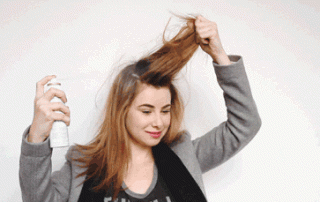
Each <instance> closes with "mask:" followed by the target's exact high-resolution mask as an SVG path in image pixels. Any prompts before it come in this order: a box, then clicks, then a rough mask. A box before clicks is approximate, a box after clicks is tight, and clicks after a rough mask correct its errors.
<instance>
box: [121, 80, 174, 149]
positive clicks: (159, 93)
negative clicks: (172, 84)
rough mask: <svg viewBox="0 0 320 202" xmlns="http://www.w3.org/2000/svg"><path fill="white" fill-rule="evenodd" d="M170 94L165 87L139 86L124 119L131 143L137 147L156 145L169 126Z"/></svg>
mask: <svg viewBox="0 0 320 202" xmlns="http://www.w3.org/2000/svg"><path fill="white" fill-rule="evenodd" d="M170 104H171V94H170V90H169V89H168V88H166V87H162V88H155V87H153V86H151V85H147V84H141V85H140V88H139V93H138V95H137V96H136V98H135V99H134V100H133V102H132V104H131V106H130V108H129V111H128V114H127V118H126V128H127V130H128V132H129V135H130V138H131V140H132V143H133V144H135V145H137V146H139V147H152V146H155V145H157V144H158V143H159V142H160V140H161V139H162V138H163V136H164V135H165V134H166V132H167V130H168V128H169V126H170V119H171V115H170Z"/></svg>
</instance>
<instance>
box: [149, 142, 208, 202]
mask: <svg viewBox="0 0 320 202" xmlns="http://www.w3.org/2000/svg"><path fill="white" fill-rule="evenodd" d="M152 151H153V155H154V158H155V162H156V165H157V168H158V172H159V174H160V175H161V176H162V178H163V179H164V181H165V182H166V184H167V186H168V188H169V190H170V192H171V195H172V196H173V198H174V199H175V201H183V202H188V201H190V202H195V201H197V202H198V201H199V202H200V201H207V200H206V198H205V196H204V194H203V193H202V191H201V189H200V187H199V186H198V184H197V183H196V181H195V180H194V179H193V177H192V176H191V174H190V173H189V171H188V170H187V168H186V167H185V166H184V164H183V163H182V161H181V160H180V158H179V157H178V156H177V155H176V154H175V153H174V152H173V151H172V150H171V149H170V148H169V147H168V146H167V145H166V144H164V143H162V142H161V143H159V144H158V145H157V146H155V147H153V148H152Z"/></svg>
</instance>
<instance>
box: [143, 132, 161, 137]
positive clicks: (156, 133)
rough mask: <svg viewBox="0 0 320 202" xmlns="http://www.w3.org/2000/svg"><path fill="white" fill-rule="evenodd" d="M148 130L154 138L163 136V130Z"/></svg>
mask: <svg viewBox="0 0 320 202" xmlns="http://www.w3.org/2000/svg"><path fill="white" fill-rule="evenodd" d="M146 132H147V133H149V134H150V135H151V136H152V137H154V138H159V137H160V136H161V131H160V132H148V131H146Z"/></svg>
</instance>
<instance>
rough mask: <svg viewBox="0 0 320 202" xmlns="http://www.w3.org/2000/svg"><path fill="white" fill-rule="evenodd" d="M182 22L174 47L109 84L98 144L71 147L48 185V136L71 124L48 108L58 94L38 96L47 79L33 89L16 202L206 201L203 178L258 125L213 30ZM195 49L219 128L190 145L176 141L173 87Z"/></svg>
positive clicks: (238, 74) (167, 45) (167, 44)
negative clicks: (208, 79)
mask: <svg viewBox="0 0 320 202" xmlns="http://www.w3.org/2000/svg"><path fill="white" fill-rule="evenodd" d="M185 19H186V20H187V25H186V26H185V27H183V28H182V29H181V30H180V32H179V33H178V34H177V35H176V36H175V37H174V38H173V39H171V40H170V41H164V45H163V46H162V47H161V48H160V49H159V50H158V51H156V52H154V53H152V54H151V55H149V56H146V57H144V58H142V59H141V60H139V61H138V62H136V63H134V64H131V65H128V66H127V67H125V68H124V69H123V70H122V71H121V72H120V73H119V74H118V76H117V77H116V79H115V80H114V82H113V85H112V87H111V91H110V93H109V97H108V99H107V102H106V106H105V116H104V121H103V123H102V124H101V126H100V128H99V132H98V134H97V136H96V137H95V138H94V139H93V140H92V141H91V142H90V143H89V144H87V145H76V146H73V147H71V148H70V149H69V151H68V153H67V155H66V159H67V161H66V163H65V164H64V166H63V167H62V168H61V170H60V171H57V172H54V173H53V174H52V175H51V152H52V150H51V149H50V147H49V141H50V140H49V138H48V136H49V133H50V129H51V127H52V123H53V121H55V120H62V121H64V122H65V123H66V124H67V125H69V124H70V111H69V109H68V107H66V106H65V105H63V104H59V103H50V100H51V99H52V98H53V97H54V96H57V97H60V98H61V99H62V100H63V101H64V102H66V95H65V94H64V93H63V92H62V91H60V90H55V89H53V90H50V91H48V92H46V93H44V92H43V88H44V85H45V84H46V83H47V82H48V81H49V80H50V79H52V78H53V77H54V76H47V77H45V78H44V79H42V80H41V81H39V82H38V83H37V93H36V98H35V112H34V120H33V122H32V124H31V126H30V128H28V129H27V130H26V131H25V133H24V135H23V141H22V149H21V159H20V186H21V190H22V195H23V199H24V201H114V200H118V201H120V200H121V201H159V202H160V201H206V199H205V190H204V186H203V181H202V173H204V172H206V171H208V170H210V169H212V168H214V167H216V166H218V165H220V164H221V163H223V162H225V161H226V160H228V159H229V158H230V157H232V156H233V155H234V154H235V153H237V152H238V151H239V150H241V149H242V148H243V147H244V146H245V145H246V144H247V143H248V142H249V141H250V140H251V139H252V138H253V137H254V136H255V134H256V133H257V132H258V130H259V128H260V125H261V121H260V118H259V115H258V112H257V108H256V106H255V103H254V100H253V98H252V95H251V91H250V87H249V83H248V80H247V76H246V73H245V70H244V66H243V61H242V58H241V57H240V56H227V54H226V53H225V51H224V50H223V47H222V45H221V42H220V38H219V35H218V30H217V25H216V24H215V23H214V22H211V21H209V20H207V19H205V18H204V17H202V16H197V17H196V18H185ZM199 45H200V46H201V48H202V50H203V51H205V52H206V53H207V54H209V55H210V56H211V57H212V59H213V64H214V68H215V72H216V75H217V79H218V82H219V85H220V86H221V88H222V89H223V91H224V98H225V102H226V106H227V113H228V120H227V121H226V122H223V123H222V124H220V125H219V126H217V127H215V128H213V129H212V130H211V131H209V132H208V133H207V134H205V135H203V136H202V137H200V138H197V139H195V140H193V141H191V136H190V134H189V133H188V132H187V131H181V122H182V118H183V103H182V101H181V98H180V96H179V93H178V91H177V89H176V88H175V87H174V85H173V84H172V81H173V79H174V78H175V76H176V74H177V73H178V72H179V71H180V70H181V69H182V68H183V66H184V65H185V64H186V63H187V62H188V61H189V59H190V58H191V57H192V55H193V53H194V52H195V51H196V50H197V48H198V46H199ZM58 110H59V111H62V112H63V114H58V113H54V112H53V111H58Z"/></svg>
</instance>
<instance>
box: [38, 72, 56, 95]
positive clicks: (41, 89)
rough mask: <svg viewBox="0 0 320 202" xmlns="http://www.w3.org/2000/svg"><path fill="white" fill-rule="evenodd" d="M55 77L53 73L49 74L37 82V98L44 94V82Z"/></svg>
mask: <svg viewBox="0 0 320 202" xmlns="http://www.w3.org/2000/svg"><path fill="white" fill-rule="evenodd" d="M53 78H56V76H55V75H51V76H46V77H44V78H43V79H41V80H40V81H38V82H37V86H36V98H37V99H39V98H40V97H42V96H43V94H44V85H46V83H48V82H49V81H50V80H51V79H53Z"/></svg>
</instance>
